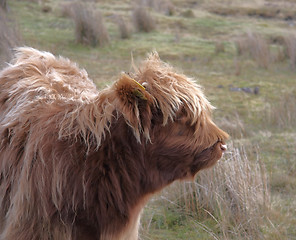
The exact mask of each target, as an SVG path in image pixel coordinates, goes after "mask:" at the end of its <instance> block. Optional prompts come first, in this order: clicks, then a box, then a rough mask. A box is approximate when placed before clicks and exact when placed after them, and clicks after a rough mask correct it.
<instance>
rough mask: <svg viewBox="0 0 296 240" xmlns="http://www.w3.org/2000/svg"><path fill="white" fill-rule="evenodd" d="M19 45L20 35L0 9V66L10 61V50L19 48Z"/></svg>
mask: <svg viewBox="0 0 296 240" xmlns="http://www.w3.org/2000/svg"><path fill="white" fill-rule="evenodd" d="M20 43H21V38H20V34H19V32H18V31H17V29H16V27H15V25H14V23H13V22H12V21H10V20H9V19H8V17H7V15H6V13H5V12H4V10H2V9H1V8H0V65H2V63H3V62H5V61H8V60H10V58H11V57H12V52H11V50H12V49H13V48H14V47H17V46H19V45H20Z"/></svg>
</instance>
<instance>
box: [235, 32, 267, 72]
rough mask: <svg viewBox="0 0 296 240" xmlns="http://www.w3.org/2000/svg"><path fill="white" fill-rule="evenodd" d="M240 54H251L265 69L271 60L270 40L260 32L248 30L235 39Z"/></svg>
mask: <svg viewBox="0 0 296 240" xmlns="http://www.w3.org/2000/svg"><path fill="white" fill-rule="evenodd" d="M234 43H235V46H236V50H237V55H238V56H245V55H247V56H251V57H252V58H253V59H254V60H255V61H256V63H257V64H258V65H259V66H260V67H263V68H265V69H267V68H268V66H269V64H270V62H271V55H270V51H269V45H268V42H267V41H266V40H265V38H263V37H262V36H261V35H260V34H258V33H254V32H248V33H246V34H243V35H241V36H240V37H239V38H237V39H236V40H235V42H234Z"/></svg>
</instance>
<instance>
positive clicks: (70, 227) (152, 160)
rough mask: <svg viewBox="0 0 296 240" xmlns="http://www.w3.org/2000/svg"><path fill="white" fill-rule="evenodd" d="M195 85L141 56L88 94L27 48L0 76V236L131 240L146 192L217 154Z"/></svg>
mask: <svg viewBox="0 0 296 240" xmlns="http://www.w3.org/2000/svg"><path fill="white" fill-rule="evenodd" d="M211 109H212V106H211V105H210V103H209V102H208V101H207V100H206V98H205V97H204V95H203V93H202V91H201V89H200V87H199V86H198V85H196V84H195V83H194V82H193V81H192V80H191V79H189V78H187V77H186V76H184V75H182V74H178V73H176V72H175V70H174V69H173V68H171V67H170V66H169V65H167V64H165V63H163V62H162V61H160V59H159V57H158V55H157V53H153V54H151V55H150V56H149V57H148V59H147V60H146V61H145V62H144V63H143V64H142V66H141V67H140V68H139V69H138V70H136V71H135V73H133V74H131V75H130V76H128V75H126V74H122V75H121V77H120V78H119V80H118V81H116V82H115V83H114V84H113V85H111V86H110V87H107V88H106V89H104V90H102V91H100V92H98V91H97V89H96V87H95V85H94V84H93V82H92V81H91V80H90V79H89V78H88V76H87V74H86V72H85V71H84V70H80V69H79V68H78V67H77V66H76V65H75V64H73V63H71V62H70V61H69V60H67V59H64V58H61V57H60V58H55V57H54V56H53V55H51V54H50V53H47V52H40V51H37V50H35V49H32V48H20V49H18V50H17V53H16V57H15V59H14V61H13V62H12V63H11V65H9V66H8V67H7V68H6V69H4V70H3V71H2V72H1V73H0V239H1V240H28V239H30V240H40V239H42V240H66V239H67V240H74V239H75V240H76V239H84V240H95V239H96V240H115V239H116V240H118V239H119V240H136V239H137V236H138V233H137V232H138V231H137V229H138V223H139V216H140V212H141V210H142V208H143V207H144V205H145V203H146V202H147V200H148V199H149V196H150V195H151V194H153V193H154V192H156V191H159V190H160V189H162V188H163V187H165V186H167V185H168V184H170V183H172V182H173V181H175V180H177V179H185V178H193V177H194V175H195V174H196V173H197V172H198V171H199V170H201V169H203V168H206V167H210V166H212V165H213V164H214V163H215V162H216V161H217V160H218V159H219V158H221V156H222V153H223V149H222V147H221V144H222V143H224V140H225V139H226V138H227V134H226V133H225V132H223V131H222V130H220V129H219V128H218V127H217V126H216V125H215V124H214V123H213V122H212V120H211Z"/></svg>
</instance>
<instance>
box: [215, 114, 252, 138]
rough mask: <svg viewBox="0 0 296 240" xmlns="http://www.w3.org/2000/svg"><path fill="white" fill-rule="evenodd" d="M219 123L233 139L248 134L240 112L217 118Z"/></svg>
mask: <svg viewBox="0 0 296 240" xmlns="http://www.w3.org/2000/svg"><path fill="white" fill-rule="evenodd" d="M217 124H218V126H219V127H221V128H222V129H223V130H224V131H226V132H227V133H228V134H229V135H230V137H231V138H232V139H240V138H243V137H246V136H248V133H247V131H246V129H245V126H244V123H243V120H242V119H241V118H240V116H239V114H238V113H235V114H233V115H232V116H231V117H225V118H222V119H220V120H217Z"/></svg>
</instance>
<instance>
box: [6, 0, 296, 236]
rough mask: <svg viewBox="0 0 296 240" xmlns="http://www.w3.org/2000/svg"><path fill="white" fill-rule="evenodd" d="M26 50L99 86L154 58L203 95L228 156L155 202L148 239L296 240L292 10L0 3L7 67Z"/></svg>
mask: <svg viewBox="0 0 296 240" xmlns="http://www.w3.org/2000/svg"><path fill="white" fill-rule="evenodd" d="M1 8H2V9H1ZM19 45H27V46H32V47H35V48H38V49H41V50H47V51H51V52H53V53H54V54H56V55H63V56H66V57H68V58H70V59H71V60H73V61H76V62H77V63H79V65H80V66H81V67H83V68H85V69H86V70H87V71H88V73H89V75H90V77H91V78H92V79H93V80H94V81H95V83H96V84H97V86H98V88H102V87H104V86H105V85H106V84H108V83H111V82H112V81H114V80H115V79H116V78H117V76H118V75H119V73H120V72H121V71H127V72H128V71H130V70H131V69H132V67H131V55H132V56H133V59H134V61H135V63H138V62H139V61H140V60H141V59H143V58H144V57H145V55H146V53H147V52H150V51H151V50H157V51H158V52H159V54H160V56H161V58H162V59H163V60H164V61H167V62H169V63H171V64H172V65H174V66H176V67H177V69H179V71H182V72H184V73H185V74H187V75H189V76H192V77H194V78H195V79H197V81H198V83H200V84H201V85H202V86H204V88H205V92H206V95H207V96H208V98H209V99H210V101H211V102H212V103H213V105H215V106H216V107H217V109H216V111H215V113H214V118H215V121H216V122H217V123H218V125H219V126H221V127H222V128H223V129H225V130H226V131H228V132H229V133H230V135H231V140H230V141H229V143H228V145H229V146H230V147H229V151H228V153H227V154H226V155H225V157H224V158H223V159H222V160H221V161H220V162H219V163H218V164H217V165H216V166H215V167H214V168H213V169H210V170H207V171H204V172H202V173H200V174H199V175H198V177H197V179H196V181H195V182H194V183H188V182H186V183H175V184H173V185H172V186H170V187H169V188H167V189H165V190H164V191H163V192H161V193H159V194H158V195H157V196H155V197H154V198H153V199H152V200H151V201H150V202H149V204H148V206H147V207H146V208H145V211H144V213H143V218H142V228H141V239H144V240H148V239H155V240H165V239H170V240H171V239H172V240H176V239H180V240H182V239H187V240H198V239H225V240H226V239H272V240H273V239H281V240H282V239H296V228H295V226H296V120H295V119H296V3H295V1H293V0H282V1H273V0H265V1H264V0H250V1H242V0H216V1H212V0H209V1H203V0H195V1H193V0H184V1H181V0H171V1H169V0H159V1H157V0H138V1H136V0H122V1H116V0H110V1H107V0H97V1H96V0H88V1H80V2H77V1H76V2H74V1H70V0H68V1H62V0H31V1H29V0H22V1H20V0H11V1H5V0H1V1H0V65H1V66H4V65H5V61H8V59H9V58H10V57H11V52H10V49H11V48H12V47H14V46H19ZM181 69H182V70H181Z"/></svg>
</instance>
